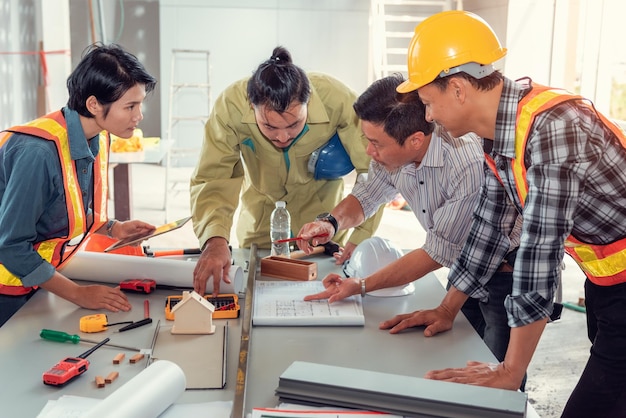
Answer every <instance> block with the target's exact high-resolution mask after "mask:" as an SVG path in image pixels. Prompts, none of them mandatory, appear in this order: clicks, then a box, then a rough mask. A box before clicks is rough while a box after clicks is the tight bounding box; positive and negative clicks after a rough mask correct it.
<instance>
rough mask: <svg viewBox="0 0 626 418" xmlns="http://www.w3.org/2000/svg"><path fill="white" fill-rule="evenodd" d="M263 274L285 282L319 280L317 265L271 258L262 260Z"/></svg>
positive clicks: (310, 262)
mask: <svg viewBox="0 0 626 418" xmlns="http://www.w3.org/2000/svg"><path fill="white" fill-rule="evenodd" d="M261 274H262V275H263V276H269V277H276V278H279V279H285V280H296V281H310V280H315V279H317V263H315V262H312V261H305V260H293V259H290V258H285V257H277V256H269V257H264V258H262V259H261Z"/></svg>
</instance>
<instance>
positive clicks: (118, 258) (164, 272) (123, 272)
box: [60, 251, 243, 293]
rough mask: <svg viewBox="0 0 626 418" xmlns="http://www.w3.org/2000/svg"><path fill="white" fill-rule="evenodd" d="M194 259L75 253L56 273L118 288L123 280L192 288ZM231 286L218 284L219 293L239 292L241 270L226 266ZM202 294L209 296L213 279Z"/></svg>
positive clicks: (88, 252)
mask: <svg viewBox="0 0 626 418" xmlns="http://www.w3.org/2000/svg"><path fill="white" fill-rule="evenodd" d="M197 260H198V258H197V257H186V258H185V257H176V258H174V257H161V258H159V257H154V258H152V257H142V256H134V255H124V254H108V253H97V252H91V251H78V252H77V253H76V254H74V256H72V258H71V260H70V261H69V262H68V263H67V265H65V266H64V267H63V268H62V269H61V270H60V271H61V273H62V274H64V275H65V276H67V277H69V278H70V279H76V280H90V281H94V282H103V283H114V284H119V283H120V282H121V281H123V280H127V279H152V280H154V281H156V282H157V284H158V285H159V284H160V285H167V286H177V287H188V288H191V287H193V270H194V268H195V267H196V261H197ZM229 277H230V279H231V283H230V284H229V283H226V282H224V281H222V283H221V284H220V293H240V292H241V291H242V290H243V270H242V269H241V267H239V266H235V265H233V266H230V273H229ZM206 289H207V290H206V292H207V293H212V292H213V278H212V277H211V278H210V279H209V280H207V285H206Z"/></svg>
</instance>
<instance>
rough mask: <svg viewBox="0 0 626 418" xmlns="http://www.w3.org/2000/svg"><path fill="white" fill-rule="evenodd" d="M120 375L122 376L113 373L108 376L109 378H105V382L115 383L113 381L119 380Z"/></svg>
mask: <svg viewBox="0 0 626 418" xmlns="http://www.w3.org/2000/svg"><path fill="white" fill-rule="evenodd" d="M119 375H120V374H119V373H118V372H111V373H109V375H108V376H107V377H105V378H104V381H105V382H106V383H113V381H114V380H115V379H117V377H118V376H119Z"/></svg>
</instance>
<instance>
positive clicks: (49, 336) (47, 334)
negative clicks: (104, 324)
mask: <svg viewBox="0 0 626 418" xmlns="http://www.w3.org/2000/svg"><path fill="white" fill-rule="evenodd" d="M39 336H40V337H41V338H43V339H44V340H50V341H57V342H60V343H64V342H66V341H70V342H72V343H74V344H78V343H79V342H84V343H89V344H99V343H100V341H94V340H87V339H85V338H81V337H80V335H77V334H74V335H70V334H68V333H67V332H63V331H55V330H52V329H42V330H41V332H40V333H39ZM104 345H108V346H109V347H116V348H122V349H124V350H131V351H139V352H141V350H140V349H139V348H136V347H127V346H124V345H117V344H110V343H106V344H104Z"/></svg>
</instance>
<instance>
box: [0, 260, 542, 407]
mask: <svg viewBox="0 0 626 418" xmlns="http://www.w3.org/2000/svg"><path fill="white" fill-rule="evenodd" d="M248 254H249V252H248V251H247V250H235V251H234V258H235V262H236V263H237V264H238V265H241V266H243V265H245V262H246V260H247V259H248V258H247V257H248ZM260 255H263V254H262V253H261V254H260ZM310 260H311V261H316V262H317V263H318V272H319V273H318V278H319V279H320V280H321V279H322V278H323V277H324V276H325V275H326V274H327V273H329V272H331V271H336V270H337V266H335V265H334V260H333V259H332V258H328V257H323V256H316V257H314V258H311V259H310ZM256 265H257V267H259V265H260V264H259V263H257V264H256ZM257 276H259V277H257V279H261V280H272V279H271V278H266V277H261V276H260V274H259V273H258V272H257ZM250 277H251V278H252V275H250ZM415 284H416V290H415V294H413V295H410V296H403V297H394V298H378V297H373V296H366V297H365V299H364V302H363V307H364V312H365V326H364V327H250V339H249V340H248V343H249V351H248V352H247V353H248V362H247V373H246V377H245V403H244V405H245V407H244V411H245V412H250V411H251V409H252V408H253V407H255V406H266V407H272V406H275V405H276V404H277V402H278V399H277V398H276V397H275V396H274V390H275V389H276V387H277V385H278V378H279V376H280V375H281V374H282V372H283V371H284V370H285V369H286V368H287V367H288V366H289V365H290V364H291V363H292V362H293V361H296V360H301V361H307V362H312V363H322V364H329V365H336V366H343V367H350V368H358V369H364V370H372V371H379V372H387V373H395V374H401V375H408V376H418V377H419V376H423V375H424V373H425V372H426V371H428V370H431V369H439V368H445V367H462V366H464V365H465V363H466V362H467V361H468V360H479V361H495V359H494V357H493V355H492V354H491V353H490V352H489V350H488V349H487V347H486V346H485V345H484V343H483V342H482V340H481V339H480V338H479V337H478V335H477V334H476V333H475V332H474V331H473V329H472V327H471V325H470V324H469V323H468V322H467V320H466V319H465V318H464V317H463V316H462V315H459V316H458V317H457V319H456V320H455V323H454V328H453V329H452V330H451V331H449V332H446V333H443V334H440V335H437V336H435V337H431V338H425V337H424V336H423V328H417V329H412V330H409V331H407V332H403V333H401V334H396V335H391V334H389V333H388V332H387V331H386V330H380V329H379V328H378V324H379V323H380V322H381V321H383V320H386V319H389V318H391V317H392V316H394V315H396V314H400V313H406V312H412V311H414V310H417V309H426V308H432V307H435V306H437V304H438V303H439V302H440V301H441V299H442V297H443V295H444V292H445V291H444V289H443V287H442V286H441V284H440V283H439V281H438V280H437V278H436V277H435V276H434V275H433V274H429V275H428V276H426V277H424V278H422V279H421V280H418V281H416V282H415ZM178 293H179V292H178V291H172V290H169V291H168V290H161V289H157V290H156V291H155V292H153V293H151V294H149V295H142V294H131V293H129V299H130V301H131V303H132V304H133V309H132V311H131V312H128V313H107V316H108V319H109V321H110V322H117V321H124V320H139V319H142V318H143V313H144V310H143V303H144V300H145V299H149V300H150V314H151V317H152V318H153V323H152V324H150V325H147V326H143V327H140V328H137V329H134V330H131V331H127V332H123V333H115V332H113V331H114V330H115V329H118V327H110V328H109V330H107V331H104V332H100V333H90V334H87V333H81V332H79V319H80V317H82V316H85V315H89V314H93V313H96V312H101V311H91V310H87V309H82V308H79V307H77V306H75V305H73V304H72V303H70V302H67V301H65V300H63V299H61V298H59V297H57V296H55V295H52V294H50V293H48V292H46V291H44V290H40V291H38V292H37V293H35V295H34V296H33V297H32V298H31V299H30V301H29V302H28V303H27V304H26V305H25V306H24V307H23V308H22V309H21V310H20V311H18V312H17V313H16V314H15V316H14V317H12V318H11V319H10V320H9V321H8V322H7V323H6V324H5V325H4V326H3V327H1V328H0V371H1V373H2V376H3V377H4V383H3V385H2V386H3V389H2V390H0V404H1V405H2V406H3V415H4V414H7V416H15V417H18V416H19V417H21V416H24V417H34V416H37V414H38V413H39V412H40V411H41V409H42V408H43V407H44V405H45V404H46V402H47V401H48V400H52V399H58V398H59V397H60V396H61V395H77V396H85V397H92V398H104V397H106V396H107V395H109V394H110V393H112V392H113V391H114V390H116V389H117V388H119V387H120V386H121V385H122V384H124V383H125V382H127V381H128V380H130V379H131V378H132V377H133V376H134V375H136V374H137V373H139V372H140V371H141V370H143V369H144V368H145V366H146V364H147V358H146V359H144V360H142V361H141V362H140V363H138V364H129V362H128V359H129V358H130V357H131V356H133V355H134V354H135V352H132V351H125V350H121V349H119V348H110V347H106V346H104V347H101V348H100V349H98V350H97V351H95V352H94V353H93V354H91V356H89V357H88V359H89V361H90V362H91V365H90V367H89V370H88V371H87V372H86V373H84V374H83V375H82V376H80V377H78V378H77V379H76V380H75V381H73V382H71V383H69V384H68V385H66V386H65V387H63V388H56V387H50V386H46V385H44V384H43V382H42V373H43V372H44V371H46V370H48V369H49V368H50V367H52V366H53V365H54V364H56V362H58V361H59V360H61V359H63V358H65V357H70V356H73V357H75V356H77V355H79V354H81V353H82V352H84V351H86V350H88V349H89V348H90V347H91V345H90V344H86V343H80V344H71V343H57V342H53V341H46V340H43V339H41V338H40V337H39V332H40V331H41V329H43V328H47V329H54V330H60V331H65V332H68V333H70V334H79V335H81V337H83V338H88V339H92V340H98V341H99V340H101V339H103V338H105V337H110V338H111V341H110V342H111V343H114V344H121V345H127V346H132V347H137V348H149V347H150V346H151V343H152V339H153V335H154V331H155V329H156V324H157V320H160V325H161V326H165V325H170V324H171V322H169V321H166V320H165V315H164V306H165V299H166V297H167V296H168V295H172V294H178ZM246 303H248V301H246V300H245V299H244V298H243V295H242V298H241V299H240V305H241V307H242V313H241V316H240V318H239V319H234V320H233V319H229V320H228V323H229V333H228V359H227V379H226V380H227V383H226V387H225V388H224V389H222V390H193V391H189V390H188V391H186V392H185V393H184V394H183V395H182V396H181V398H180V399H179V400H178V401H177V402H179V403H189V402H209V401H218V400H219V401H224V400H233V399H235V396H236V383H237V376H238V375H237V372H238V370H237V367H238V365H239V359H240V358H241V354H240V342H241V330H242V325H243V323H244V321H245V319H246V315H245V312H244V307H245V305H246ZM225 321H226V320H214V323H215V324H216V325H218V326H219V325H220V324H224V322H225ZM119 352H124V353H125V354H126V358H125V359H124V361H123V363H122V364H120V365H116V366H114V365H113V364H112V359H113V357H114V356H115V355H116V354H117V353H119ZM113 370H117V371H119V373H120V376H119V378H118V380H116V381H115V382H114V383H113V384H109V385H106V387H105V388H102V389H98V388H96V386H95V384H94V377H95V376H96V375H101V376H106V375H107V374H108V373H109V372H110V371H113ZM9 376H10V377H9ZM240 395H241V394H240ZM529 409H532V408H529ZM529 416H530V415H529ZM533 416H534V415H533ZM233 418H239V417H233Z"/></svg>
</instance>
